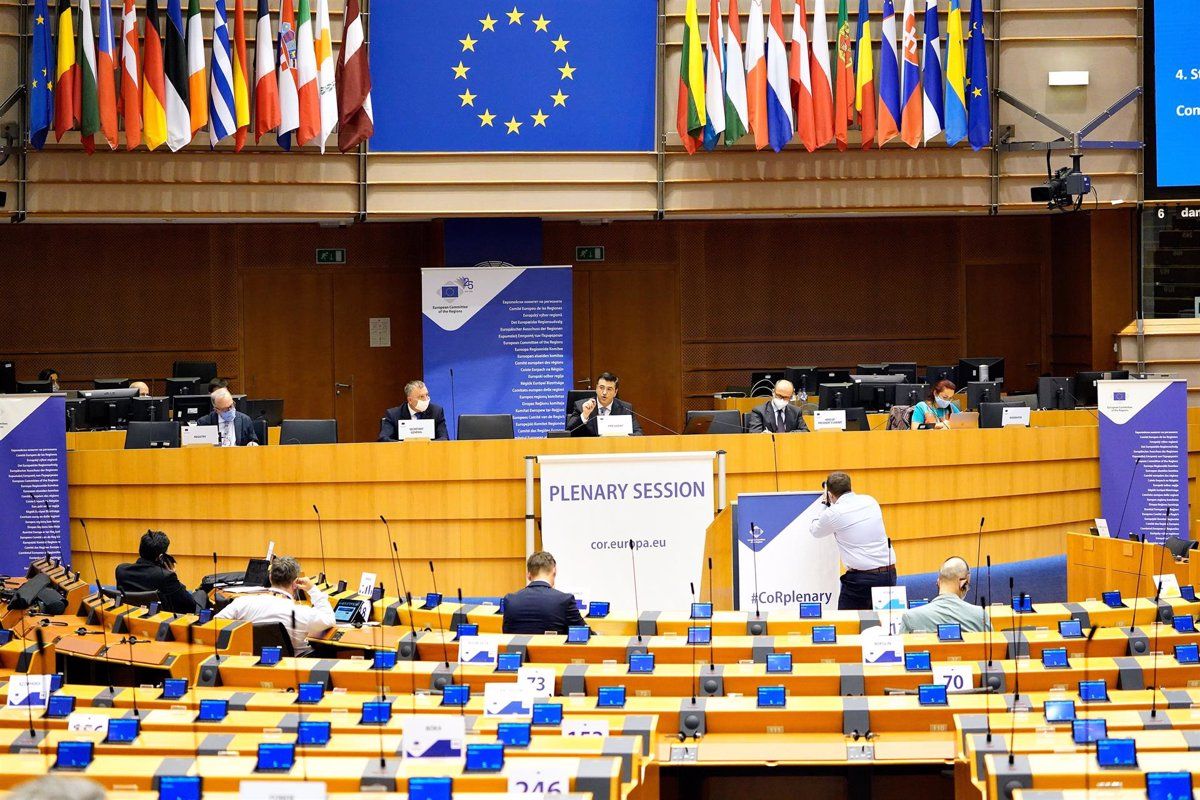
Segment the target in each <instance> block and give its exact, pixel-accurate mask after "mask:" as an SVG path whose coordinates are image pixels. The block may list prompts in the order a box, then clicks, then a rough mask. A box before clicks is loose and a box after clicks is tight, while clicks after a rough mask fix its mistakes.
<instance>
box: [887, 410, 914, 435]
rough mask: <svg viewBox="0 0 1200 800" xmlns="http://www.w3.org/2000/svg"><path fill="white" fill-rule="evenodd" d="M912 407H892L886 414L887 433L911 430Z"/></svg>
mask: <svg viewBox="0 0 1200 800" xmlns="http://www.w3.org/2000/svg"><path fill="white" fill-rule="evenodd" d="M912 416H913V407H912V406H899V405H897V406H892V410H891V411H889V412H888V419H887V430H889V431H907V430H912Z"/></svg>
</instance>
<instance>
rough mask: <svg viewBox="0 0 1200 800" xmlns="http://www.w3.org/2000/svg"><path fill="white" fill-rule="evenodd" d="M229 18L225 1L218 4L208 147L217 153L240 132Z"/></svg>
mask: <svg viewBox="0 0 1200 800" xmlns="http://www.w3.org/2000/svg"><path fill="white" fill-rule="evenodd" d="M228 16H229V14H228V10H227V6H226V5H225V0H214V4H213V44H212V69H210V70H209V92H208V143H209V146H210V147H212V148H213V149H214V150H215V149H216V147H217V145H218V144H219V143H220V142H221V141H222V140H223V139H225V138H227V137H228V136H230V135H232V134H233V132H234V130H236V129H237V117H236V114H235V112H234V107H233V103H234V100H233V48H232V47H231V46H230V44H229V18H228ZM268 49H270V47H269V46H268Z"/></svg>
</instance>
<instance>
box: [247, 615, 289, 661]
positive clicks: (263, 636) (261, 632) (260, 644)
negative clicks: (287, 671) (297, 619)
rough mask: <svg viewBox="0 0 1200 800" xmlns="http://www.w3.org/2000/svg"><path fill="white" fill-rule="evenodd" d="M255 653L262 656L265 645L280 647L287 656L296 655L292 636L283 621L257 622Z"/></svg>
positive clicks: (254, 634) (254, 640)
mask: <svg viewBox="0 0 1200 800" xmlns="http://www.w3.org/2000/svg"><path fill="white" fill-rule="evenodd" d="M253 637H254V638H253V640H252V641H253V647H254V655H256V656H261V655H262V649H263V648H264V647H278V648H279V649H280V651H281V652H282V653H283V655H285V656H289V657H290V656H294V655H296V648H295V647H294V646H293V645H292V636H291V634H290V633H288V629H287V628H286V627H285V626H284V624H283V623H282V622H256V623H254V631H253Z"/></svg>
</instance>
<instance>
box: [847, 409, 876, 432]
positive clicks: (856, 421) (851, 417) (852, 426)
mask: <svg viewBox="0 0 1200 800" xmlns="http://www.w3.org/2000/svg"><path fill="white" fill-rule="evenodd" d="M846 430H848V431H869V430H871V423H870V422H869V421H868V420H867V410H866V409H865V408H847V409H846Z"/></svg>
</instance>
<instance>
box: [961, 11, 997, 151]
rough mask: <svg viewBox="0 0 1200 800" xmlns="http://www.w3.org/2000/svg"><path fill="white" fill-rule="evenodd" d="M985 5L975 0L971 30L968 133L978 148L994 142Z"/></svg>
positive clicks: (972, 143)
mask: <svg viewBox="0 0 1200 800" xmlns="http://www.w3.org/2000/svg"><path fill="white" fill-rule="evenodd" d="M982 6H983V0H973V2H972V3H971V27H970V29H969V32H968V33H967V95H968V96H967V119H968V123H967V136H968V139H969V141H970V142H971V147H973V148H975V149H976V150H981V149H983V148H984V147H990V146H991V144H992V96H991V92H989V91H988V64H987V40H986V39H984V36H983V7H982Z"/></svg>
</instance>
